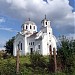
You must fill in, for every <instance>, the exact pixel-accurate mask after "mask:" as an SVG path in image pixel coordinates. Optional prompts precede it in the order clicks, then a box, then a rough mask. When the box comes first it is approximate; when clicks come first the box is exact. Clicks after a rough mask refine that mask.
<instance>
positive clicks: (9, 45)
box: [4, 37, 15, 55]
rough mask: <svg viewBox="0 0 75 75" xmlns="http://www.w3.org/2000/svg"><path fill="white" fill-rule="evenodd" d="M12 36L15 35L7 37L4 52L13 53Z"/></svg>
mask: <svg viewBox="0 0 75 75" xmlns="http://www.w3.org/2000/svg"><path fill="white" fill-rule="evenodd" d="M14 38H15V37H12V38H11V39H9V40H8V41H7V42H6V45H5V46H4V47H5V48H6V52H7V53H10V54H11V55H13V42H14Z"/></svg>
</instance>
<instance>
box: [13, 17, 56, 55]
mask: <svg viewBox="0 0 75 75" xmlns="http://www.w3.org/2000/svg"><path fill="white" fill-rule="evenodd" d="M56 42H57V40H56V38H55V36H54V35H53V32H52V28H51V21H49V20H47V19H46V16H45V18H44V19H43V20H42V21H41V29H40V31H39V32H37V25H36V24H35V23H34V22H32V21H30V20H29V21H26V22H25V23H24V24H22V26H21V32H18V33H17V35H16V36H15V40H14V43H13V55H14V56H16V55H17V50H18V49H19V50H20V55H27V54H30V53H33V52H36V51H37V52H39V53H40V54H42V55H49V54H50V52H52V54H53V48H55V50H56V51H57V46H56ZM50 50H51V51H50Z"/></svg>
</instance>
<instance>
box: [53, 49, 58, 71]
mask: <svg viewBox="0 0 75 75" xmlns="http://www.w3.org/2000/svg"><path fill="white" fill-rule="evenodd" d="M53 52H54V53H53V54H54V71H55V72H57V62H56V50H55V48H53Z"/></svg>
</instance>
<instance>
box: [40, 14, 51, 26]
mask: <svg viewBox="0 0 75 75" xmlns="http://www.w3.org/2000/svg"><path fill="white" fill-rule="evenodd" d="M41 23H42V27H49V26H50V21H48V20H47V19H46V15H45V18H44V19H43V20H42V21H41Z"/></svg>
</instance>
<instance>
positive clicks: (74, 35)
mask: <svg viewBox="0 0 75 75" xmlns="http://www.w3.org/2000/svg"><path fill="white" fill-rule="evenodd" d="M66 37H67V38H69V39H74V40H75V33H74V34H68V35H66Z"/></svg>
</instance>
